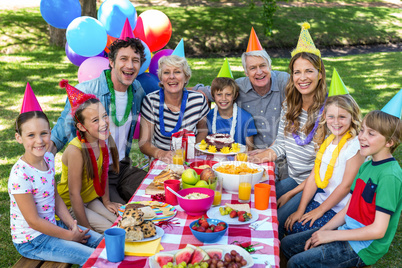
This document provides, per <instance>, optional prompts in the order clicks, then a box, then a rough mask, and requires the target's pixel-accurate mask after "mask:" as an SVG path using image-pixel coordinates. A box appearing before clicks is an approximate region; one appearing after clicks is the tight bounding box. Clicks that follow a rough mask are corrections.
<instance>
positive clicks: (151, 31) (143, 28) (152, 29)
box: [134, 10, 172, 52]
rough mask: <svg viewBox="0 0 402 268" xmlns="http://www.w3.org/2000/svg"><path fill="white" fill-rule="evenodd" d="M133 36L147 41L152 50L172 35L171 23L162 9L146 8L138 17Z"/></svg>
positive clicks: (162, 44)
mask: <svg viewBox="0 0 402 268" xmlns="http://www.w3.org/2000/svg"><path fill="white" fill-rule="evenodd" d="M134 36H135V37H138V38H139V39H141V40H143V41H144V42H145V43H147V45H148V47H149V49H150V50H151V52H154V51H157V50H159V49H161V48H163V47H164V46H166V44H167V43H168V42H169V40H170V37H171V36H172V24H171V23H170V20H169V18H168V16H166V15H165V13H163V12H162V11H159V10H147V11H145V12H142V13H141V14H140V16H139V17H138V20H137V26H136V27H135V29H134Z"/></svg>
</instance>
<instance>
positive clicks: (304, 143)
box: [292, 102, 325, 146]
mask: <svg viewBox="0 0 402 268" xmlns="http://www.w3.org/2000/svg"><path fill="white" fill-rule="evenodd" d="M324 106H325V102H324V104H323V105H322V107H321V109H320V112H319V114H318V117H317V120H315V123H314V127H313V129H312V130H311V131H310V133H309V134H308V135H307V137H306V139H305V140H304V141H302V140H301V138H300V136H299V135H297V134H296V133H295V132H292V136H293V138H294V139H295V142H296V144H297V145H299V146H304V145H306V144H309V143H310V142H311V141H312V140H313V137H314V135H315V132H316V131H317V128H318V123H319V122H320V118H321V115H322V111H323V110H324Z"/></svg>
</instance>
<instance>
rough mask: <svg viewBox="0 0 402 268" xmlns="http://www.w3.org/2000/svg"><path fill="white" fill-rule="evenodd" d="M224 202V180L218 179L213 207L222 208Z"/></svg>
mask: <svg viewBox="0 0 402 268" xmlns="http://www.w3.org/2000/svg"><path fill="white" fill-rule="evenodd" d="M221 201H222V178H219V177H218V178H216V187H215V195H214V202H213V203H212V205H213V206H220V205H221Z"/></svg>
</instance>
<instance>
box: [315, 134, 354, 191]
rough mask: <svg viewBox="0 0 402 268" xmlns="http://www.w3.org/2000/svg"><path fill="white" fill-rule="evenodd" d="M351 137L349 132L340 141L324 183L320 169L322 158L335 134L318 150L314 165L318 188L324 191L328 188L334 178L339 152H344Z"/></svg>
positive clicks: (326, 172)
mask: <svg viewBox="0 0 402 268" xmlns="http://www.w3.org/2000/svg"><path fill="white" fill-rule="evenodd" d="M351 137H352V134H350V131H348V132H347V133H346V134H345V135H343V137H342V139H341V140H340V141H339V143H338V146H336V148H335V150H334V152H333V153H332V157H331V160H330V161H329V164H328V166H327V170H326V171H325V177H324V180H323V181H321V178H320V167H321V161H322V156H323V155H324V152H325V150H326V149H327V147H328V146H329V145H330V144H331V142H332V141H333V140H334V139H335V135H334V134H331V135H329V137H328V138H326V139H325V141H324V142H323V143H322V144H321V146H320V150H318V152H317V156H316V158H315V165H314V179H315V183H316V184H317V187H318V188H321V189H324V188H325V187H327V186H328V183H329V179H331V178H332V173H334V167H335V163H336V160H337V159H338V156H339V152H340V151H341V150H342V148H343V146H344V145H345V143H346V142H347V140H348V139H349V138H351Z"/></svg>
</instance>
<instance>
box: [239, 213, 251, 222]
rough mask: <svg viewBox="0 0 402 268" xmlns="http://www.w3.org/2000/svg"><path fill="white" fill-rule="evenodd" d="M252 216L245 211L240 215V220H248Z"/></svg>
mask: <svg viewBox="0 0 402 268" xmlns="http://www.w3.org/2000/svg"><path fill="white" fill-rule="evenodd" d="M250 216H251V214H250V213H244V214H242V215H240V216H239V221H248V220H250V218H251V217H250Z"/></svg>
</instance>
